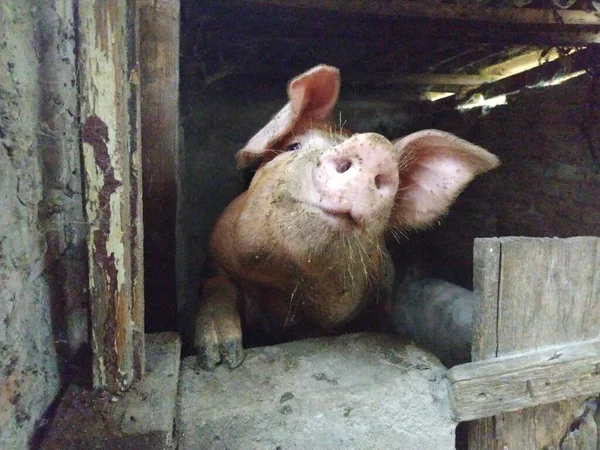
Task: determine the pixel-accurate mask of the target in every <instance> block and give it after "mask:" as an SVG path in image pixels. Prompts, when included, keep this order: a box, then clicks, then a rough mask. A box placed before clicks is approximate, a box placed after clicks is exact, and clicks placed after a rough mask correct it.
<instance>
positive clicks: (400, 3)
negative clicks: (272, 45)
mask: <svg viewBox="0 0 600 450" xmlns="http://www.w3.org/2000/svg"><path fill="white" fill-rule="evenodd" d="M246 3H255V4H267V5H275V6H284V7H294V8H305V9H324V10H330V11H339V12H345V13H357V14H375V15H382V16H394V17H423V18H428V19H444V20H459V21H471V22H491V23H512V24H528V25H532V24H547V25H577V26H581V25H596V26H597V25H600V15H599V14H598V13H597V12H594V11H580V10H570V9H564V10H563V9H533V8H491V7H479V8H477V7H473V5H451V4H445V3H439V2H423V1H411V0H391V1H386V2H373V1H370V0H354V1H338V0H248V1H247V2H246Z"/></svg>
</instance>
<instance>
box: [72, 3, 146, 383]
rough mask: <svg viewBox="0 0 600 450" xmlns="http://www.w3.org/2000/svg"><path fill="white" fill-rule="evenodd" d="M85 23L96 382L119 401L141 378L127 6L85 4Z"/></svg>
mask: <svg viewBox="0 0 600 450" xmlns="http://www.w3.org/2000/svg"><path fill="white" fill-rule="evenodd" d="M78 21H79V27H78V36H77V38H78V43H79V53H78V55H77V56H78V69H79V89H80V109H81V119H80V120H81V122H82V125H81V127H82V128H81V139H82V142H83V160H84V162H83V164H84V169H85V199H86V214H87V220H88V222H89V227H90V230H89V239H88V251H89V273H90V276H89V290H90V310H91V343H92V350H93V363H92V366H93V382H94V386H95V387H100V388H106V389H108V390H109V391H111V392H115V393H116V392H119V391H123V390H125V389H127V388H128V387H130V386H131V383H132V381H133V379H134V376H135V371H134V359H135V358H134V346H133V320H132V292H133V291H132V278H131V277H132V266H131V264H132V197H131V173H132V167H131V164H132V159H131V148H130V145H131V142H132V139H131V134H130V132H131V125H132V124H131V117H130V111H129V101H130V86H129V82H128V80H129V69H130V61H129V60H128V58H129V53H128V49H127V42H128V36H127V34H126V30H127V29H128V26H129V25H130V24H128V23H127V3H126V2H121V1H119V0H105V1H100V0H95V1H92V0H90V1H87V2H81V3H80V4H79V8H78ZM133 223H135V222H133Z"/></svg>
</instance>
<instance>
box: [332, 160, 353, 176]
mask: <svg viewBox="0 0 600 450" xmlns="http://www.w3.org/2000/svg"><path fill="white" fill-rule="evenodd" d="M350 167H352V163H351V162H350V161H349V160H347V159H346V160H341V161H337V162H336V167H335V170H336V171H337V173H344V172H347V171H348V169H350Z"/></svg>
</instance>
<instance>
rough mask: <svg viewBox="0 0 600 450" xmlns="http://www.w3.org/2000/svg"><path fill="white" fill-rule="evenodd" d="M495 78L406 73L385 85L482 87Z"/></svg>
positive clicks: (387, 81)
mask: <svg viewBox="0 0 600 450" xmlns="http://www.w3.org/2000/svg"><path fill="white" fill-rule="evenodd" d="M494 79H495V77H493V76H489V75H488V76H483V75H466V74H448V73H405V74H401V75H398V76H395V77H393V78H390V79H389V80H386V82H385V84H421V85H434V86H444V85H452V86H481V85H482V84H484V83H489V82H490V81H494Z"/></svg>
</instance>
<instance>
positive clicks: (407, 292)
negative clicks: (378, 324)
mask: <svg viewBox="0 0 600 450" xmlns="http://www.w3.org/2000/svg"><path fill="white" fill-rule="evenodd" d="M475 302H477V296H476V295H475V294H474V293H473V291H470V290H468V289H465V288H463V287H461V286H458V285H456V284H452V283H449V282H448V281H444V280H440V279H437V278H424V279H420V280H417V279H413V278H410V277H409V278H408V279H406V280H404V281H403V282H402V283H401V284H400V286H398V288H397V289H396V290H395V292H394V294H393V296H392V304H391V321H392V324H393V326H394V328H395V329H396V330H397V331H398V332H399V333H400V334H404V335H407V336H409V337H410V338H412V339H414V340H415V341H416V342H418V343H419V344H421V345H422V346H423V347H424V348H426V349H427V350H429V351H431V352H432V353H433V354H434V355H436V356H437V357H438V358H440V360H441V361H442V363H444V365H446V366H447V367H452V366H454V365H456V364H462V363H465V362H469V361H470V360H471V342H472V334H473V310H474V307H475Z"/></svg>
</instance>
